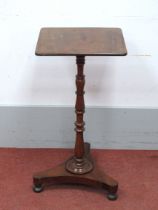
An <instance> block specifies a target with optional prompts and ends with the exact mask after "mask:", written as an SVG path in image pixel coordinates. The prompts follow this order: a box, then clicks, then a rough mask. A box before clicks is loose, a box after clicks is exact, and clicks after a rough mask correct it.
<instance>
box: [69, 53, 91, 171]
mask: <svg viewBox="0 0 158 210" xmlns="http://www.w3.org/2000/svg"><path fill="white" fill-rule="evenodd" d="M84 63H85V57H84V56H76V64H77V75H76V87H77V91H76V95H77V97H76V105H75V112H76V122H75V126H76V127H75V131H76V143H75V150H74V157H73V158H70V159H69V160H68V161H67V162H66V169H67V170H68V171H69V172H71V173H75V174H85V173H88V172H89V171H91V170H92V169H93V164H92V162H91V161H89V159H87V158H86V157H85V156H84V139H83V131H84V125H85V122H84V121H83V114H84V112H85V104H84V84H85V76H84V74H83V66H84Z"/></svg>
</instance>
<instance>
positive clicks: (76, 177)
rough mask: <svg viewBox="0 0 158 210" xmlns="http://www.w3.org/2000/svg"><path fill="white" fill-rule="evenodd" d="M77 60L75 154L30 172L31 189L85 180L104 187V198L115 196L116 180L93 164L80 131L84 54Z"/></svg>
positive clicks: (83, 181)
mask: <svg viewBox="0 0 158 210" xmlns="http://www.w3.org/2000/svg"><path fill="white" fill-rule="evenodd" d="M76 63H77V70H78V71H77V75H76V86H77V91H76V94H77V97H76V105H75V109H76V122H75V125H76V128H75V131H76V143H75V150H74V156H72V157H71V158H70V159H68V160H67V161H66V162H64V163H62V164H60V165H58V166H57V167H55V168H53V169H49V170H46V171H43V172H39V173H36V174H35V175H34V176H33V182H34V186H33V190H34V191H35V192H41V191H42V190H43V189H44V187H45V186H47V185H50V184H62V183H63V184H84V185H88V186H93V187H99V188H102V189H105V190H106V191H107V198H108V199H109V200H116V199H117V194H116V193H117V189H118V183H117V181H115V180H114V179H113V178H111V177H109V176H108V175H106V174H105V173H103V172H102V171H101V170H100V169H98V168H97V166H95V167H94V164H93V161H92V158H91V155H90V144H89V143H84V139H83V131H84V124H85V123H84V121H83V114H84V110H85V105H84V84H85V78H84V74H83V66H84V63H85V57H84V56H77V58H76Z"/></svg>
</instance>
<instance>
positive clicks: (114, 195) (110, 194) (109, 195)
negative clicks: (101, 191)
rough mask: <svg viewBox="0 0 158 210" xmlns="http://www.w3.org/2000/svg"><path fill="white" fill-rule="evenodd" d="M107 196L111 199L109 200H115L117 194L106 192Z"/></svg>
mask: <svg viewBox="0 0 158 210" xmlns="http://www.w3.org/2000/svg"><path fill="white" fill-rule="evenodd" d="M107 198H108V199H109V200H111V201H115V200H117V194H115V193H108V194H107Z"/></svg>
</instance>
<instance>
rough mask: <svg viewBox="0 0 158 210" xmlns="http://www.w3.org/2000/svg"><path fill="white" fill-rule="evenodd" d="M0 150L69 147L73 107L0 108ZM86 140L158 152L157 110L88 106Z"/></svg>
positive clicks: (96, 144)
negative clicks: (157, 150) (8, 148)
mask: <svg viewBox="0 0 158 210" xmlns="http://www.w3.org/2000/svg"><path fill="white" fill-rule="evenodd" d="M0 116H1V120H0V134H1V135H0V136H1V137H0V147H19V148H20V147H22V148H23V147H27V148H47V147H49V148H54V147H55V148H58V147H59V148H72V147H73V146H74V142H75V133H74V121H75V114H74V108H72V107H53V106H43V107H40V106H32V107H18V106H17V107H15V106H1V107H0ZM85 122H86V130H85V133H84V139H85V141H89V142H91V146H92V148H99V149H105V148H113V149H158V110H157V109H149V108H139V109H138V108H110V107H87V108H86V113H85Z"/></svg>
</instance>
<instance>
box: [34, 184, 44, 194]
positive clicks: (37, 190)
mask: <svg viewBox="0 0 158 210" xmlns="http://www.w3.org/2000/svg"><path fill="white" fill-rule="evenodd" d="M32 189H33V191H34V192H36V193H40V192H42V191H43V189H44V188H43V186H42V185H34V186H33V188H32Z"/></svg>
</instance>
